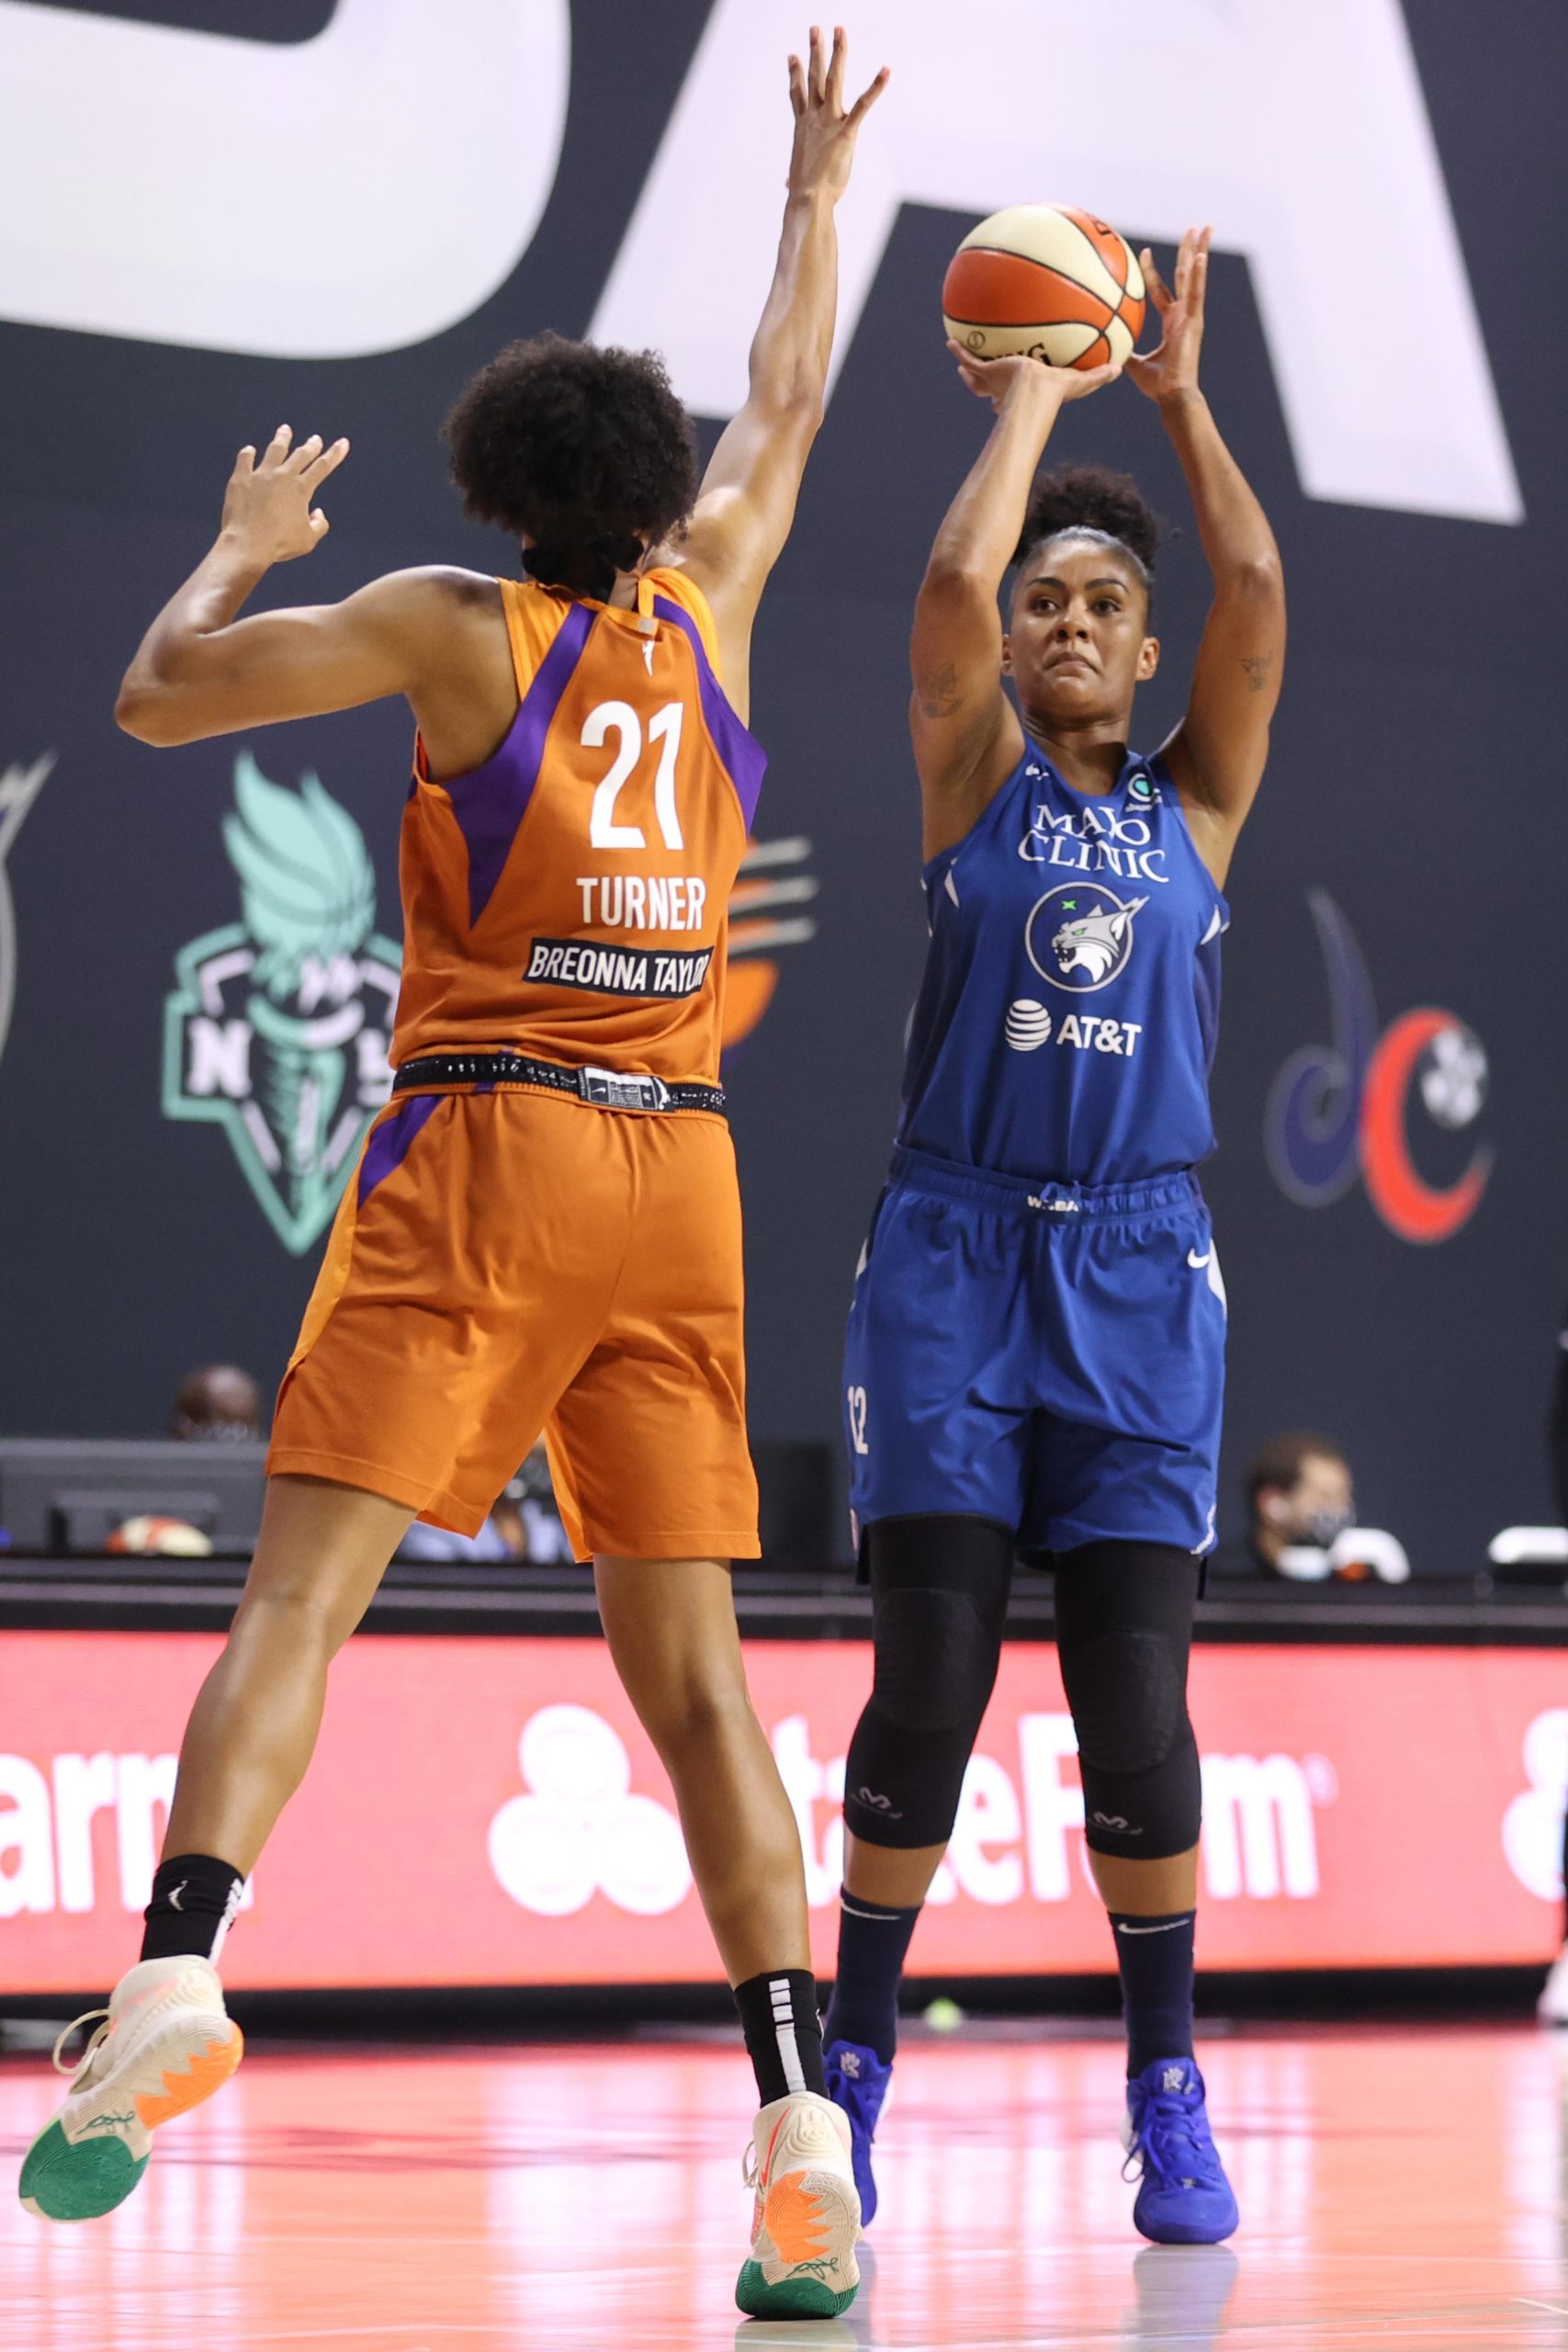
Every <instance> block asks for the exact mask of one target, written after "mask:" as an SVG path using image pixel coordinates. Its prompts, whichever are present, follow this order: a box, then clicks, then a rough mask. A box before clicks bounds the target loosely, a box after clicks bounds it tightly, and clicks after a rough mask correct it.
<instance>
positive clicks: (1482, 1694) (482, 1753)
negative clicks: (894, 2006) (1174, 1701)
mask: <svg viewBox="0 0 1568 2352" xmlns="http://www.w3.org/2000/svg"><path fill="white" fill-rule="evenodd" d="M217 1647H218V1644H217V1642H216V1640H215V1639H213V1638H211V1637H209V1636H207V1635H204V1634H58V1633H40V1634H28V1633H22V1634H8V1635H7V1636H6V1640H5V1643H4V1645H3V1647H0V1954H3V1959H0V1968H3V1970H4V1978H5V1984H6V1988H7V1989H10V1990H13V1991H16V1992H33V1991H51V1990H60V1991H80V1990H84V1989H90V1988H92V1987H94V1986H97V1985H104V1984H107V1983H109V1982H111V1981H112V1980H113V1979H114V1978H115V1977H116V1976H117V1975H118V1973H120V1971H121V1970H122V1969H123V1968H124V1967H125V1966H126V1965H127V1964H128V1961H129V1958H130V1957H133V1956H134V1950H135V1938H136V1927H137V1920H136V1914H137V1913H138V1912H139V1911H140V1909H141V1905H143V1903H144V1902H145V1901H146V1897H147V1888H148V1883H149V1880H150V1877H151V1872H152V1859H153V1854H154V1851H155V1848H156V1842H157V1839H158V1838H159V1837H160V1836H161V1834H162V1828H163V1823H164V1817H165V1808H166V1806H167V1803H168V1796H169V1792H170V1790H171V1788H172V1786H173V1781H174V1769H175V1757H174V1750H175V1745H176V1743H177V1740H178V1736H179V1733H180V1729H181V1727H182V1725H183V1724H184V1721H185V1716H186V1709H187V1707H188V1706H189V1703H190V1701H191V1699H192V1697H193V1695H194V1693H195V1691H196V1688H197V1683H198V1682H199V1681H200V1679H201V1677H202V1675H203V1673H204V1672H205V1670H206V1668H207V1666H208V1664H209V1661H210V1660H211V1658H212V1657H213V1656H214V1655H215V1654H216V1650H217ZM748 1656H749V1667H750V1677H751V1686H752V1691H753V1694H754V1696H755V1699H756V1702H757V1705H758V1710H759V1713H761V1719H762V1722H763V1723H764V1724H765V1725H766V1726H767V1728H768V1731H769V1733H770V1736H771V1737H772V1739H773V1747H774V1750H775V1752H776V1754H777V1756H778V1758H779V1762H780V1765H781V1767H782V1769H783V1771H784V1778H785V1781H786V1783H787V1785H788V1787H789V1791H790V1794H791V1797H792V1800H793V1801H794V1804H795V1809H796V1813H797V1815H798V1817H799V1821H800V1826H801V1835H802V1842H803V1846H804V1849H805V1853H806V1861H807V1880H808V1891H809V1894H810V1898H811V1903H812V1909H813V1921H814V1931H815V1941H816V1948H817V1959H818V1965H819V1966H820V1967H822V1968H823V1969H824V1971H826V1970H827V1968H828V1966H829V1962H830V1960H831V1956H832V1942H833V1928H834V1897H835V1895H836V1894H837V1890H838V1884H839V1856H840V1826H839V1815H838V1803H837V1800H838V1797H839V1794H840V1790H841V1787H842V1781H843V1755H844V1748H845V1745H846V1742H847V1739H848V1736H849V1733H850V1730H851V1728H852V1724H853V1723H854V1720H855V1716H856V1713H857V1712H858V1710H859V1707H860V1704H861V1702H862V1700H863V1696H864V1692H865V1689H866V1681H867V1676H868V1673H869V1668H870V1654H869V1651H868V1650H867V1648H866V1647H865V1646H864V1645H860V1644H854V1643H833V1642H768V1643H759V1644H756V1645H753V1646H752V1647H751V1648H750V1651H749V1654H748ZM1565 1686H1568V1655H1565V1654H1563V1653H1561V1652H1557V1651H1518V1650H1513V1651H1503V1650H1494V1651H1486V1650H1475V1649H1463V1650H1461V1649H1416V1648H1412V1649H1396V1648H1377V1649H1357V1648H1339V1647H1334V1648H1330V1647H1323V1648H1312V1647H1298V1646H1292V1647H1288V1648H1286V1647H1261V1646H1245V1647H1239V1646H1238V1647H1235V1648H1232V1647H1212V1648H1211V1647H1205V1648H1201V1649H1199V1650H1197V1651H1195V1652H1194V1655H1193V1661H1192V1709H1193V1717H1194V1720H1195V1722H1196V1724H1197V1726H1198V1734H1199V1744H1200V1747H1201V1750H1202V1753H1203V1778H1204V1800H1205V1804H1204V1810H1205V1831H1204V1855H1203V1874H1202V1883H1203V1890H1204V1902H1203V1910H1202V1918H1201V1948H1200V1949H1201V1961H1202V1962H1203V1963H1204V1964H1205V1965H1206V1966H1208V1967H1210V1968H1269V1967H1292V1968H1298V1967H1308V1968H1310V1967H1377V1966H1385V1965H1427V1964H1457V1963H1461V1962H1540V1961H1544V1960H1545V1959H1546V1958H1547V1956H1548V1955H1549V1953H1550V1952H1551V1951H1552V1950H1553V1949H1554V1948H1555V1944H1556V1940H1557V1935H1558V1914H1557V1907H1556V1906H1557V1905H1558V1903H1559V1901H1560V1899H1561V1890H1562V1881H1561V1871H1560V1857H1561V1844H1562V1806H1563V1788H1564V1782H1565V1781H1568V1687H1565ZM1082 1813H1083V1808H1082V1798H1081V1794H1080V1791H1079V1787H1078V1780H1077V1758H1076V1754H1075V1751H1074V1747H1073V1737H1072V1726H1071V1724H1070V1722H1069V1720H1068V1717H1067V1712H1066V1704H1065V1702H1064V1700H1063V1696H1062V1686H1061V1681H1060V1679H1059V1677H1058V1674H1057V1670H1056V1660H1055V1651H1054V1650H1053V1649H1051V1648H1050V1647H1049V1646H1047V1645H1034V1644H1027V1645H1017V1646H1014V1647H1012V1648H1010V1650H1009V1651H1008V1652H1007V1654H1006V1656H1005V1657H1004V1659H1003V1663H1002V1670H1001V1675H1000V1678H999V1679H998V1686H997V1691H996V1695H995V1697H994V1699H993V1701H992V1703H991V1707H990V1711H989V1713H987V1717H986V1722H985V1725H984V1728H983V1730H982V1732H981V1736H980V1740H979V1744H978V1747H977V1750H976V1758H975V1760H974V1763H973V1765H972V1766H971V1770H970V1773H969V1777H968V1780H967V1782H966V1784H965V1789H964V1804H963V1808H962V1811H961V1813H960V1816H959V1821H958V1826H957V1829H956V1831H955V1833H954V1837H953V1847H952V1850H951V1855H950V1860H949V1861H948V1863H947V1864H946V1865H945V1866H944V1869H943V1871H942V1876H941V1877H940V1878H939V1880H938V1882H937V1885H936V1887H935V1889H934V1890H933V1899H932V1901H931V1905H930V1907H929V1909H928V1912H927V1915H926V1917H925V1918H924V1920H923V1921H922V1923H921V1927H920V1931H919V1941H918V1943H917V1945H916V1949H915V1955H914V1957H915V1964H916V1966H917V1967H918V1968H919V1971H920V1973H922V1974H931V1973H935V1974H942V1973H952V1974H954V1975H971V1974H987V1973H996V1974H1029V1973H1053V1972H1078V1971H1084V1970H1098V1969H1108V1968H1109V1966H1110V1964H1111V1951H1110V1943H1109V1939H1108V1937H1107V1935H1106V1931H1105V1925H1104V1918H1103V1915H1102V1913H1101V1911H1100V1906H1099V1904H1098V1902H1097V1901H1096V1899H1095V1898H1094V1896H1093V1894H1092V1892H1091V1890H1090V1887H1089V1880H1088V1875H1087V1871H1086V1870H1085V1866H1084V1855H1083V1837H1082ZM328 1889H330V1890H331V1891H332V1892H331V1900H330V1901H328V1900H326V1899H324V1896H323V1890H328ZM224 1973H225V1976H226V1977H227V1978H228V1980H229V1981H230V1983H231V1984H232V1985H235V1986H262V1985H279V1986H282V1985H288V1986H302V1985H309V1986H318V1985H506V1984H517V1985H573V1984H604V1983H626V1984H637V1983H642V1984H647V1983H653V1982H663V1981H688V1980H691V1981H694V1980H700V1979H705V1978H711V1977H713V1976H715V1975H716V1973H717V1969H716V1962H715V1958H714V1954H713V1950H712V1946H711V1944H710V1943H709V1940H708V1936H707V1930H706V1928H705V1923H704V1920H703V1916H702V1911H701V1907H700V1905H698V1902H697V1898H696V1895H695V1893H694V1890H693V1888H692V1884H691V1877H690V1872H689V1871H688V1869H687V1865H686V1857H685V1852H684V1849H683V1848H682V1842H681V1837H680V1832H679V1829H678V1827H677V1825H676V1822H675V1818H674V1814H673V1809H672V1807H671V1800H670V1792H669V1789H668V1786H667V1784H666V1782H665V1781H664V1776H663V1773H662V1771H661V1770H660V1766H659V1764H658V1761H657V1759H656V1758H655V1757H654V1755H653V1752H652V1749H651V1748H650V1747H649V1743H648V1741H647V1740H646V1738H645V1737H644V1736H643V1734H642V1732H641V1730H640V1729H639V1727H638V1725H637V1722H636V1720H635V1718H634V1716H633V1714H632V1712H631V1709H630V1708H629V1706H628V1705H627V1703H626V1700H625V1699H624V1697H623V1696H622V1693H621V1690H620V1686H619V1684H618V1683H617V1682H616V1680H615V1676H614V1674H613V1672H612V1670H611V1668H610V1664H609V1660H608V1658H607V1657H606V1656H605V1653H604V1649H603V1647H602V1646H601V1645H599V1644H598V1643H597V1642H592V1641H579V1640H561V1641H555V1640H533V1641H530V1640H509V1639H468V1638H460V1637H454V1638H429V1639H421V1638H412V1637H410V1638H403V1637H401V1636H376V1635H367V1636H362V1637H361V1638H360V1639H359V1640H357V1641H355V1642H354V1643H353V1644H351V1645H350V1646H349V1648H348V1649H347V1650H346V1651H345V1652H344V1656H343V1657H341V1658H340V1660H339V1661H338V1663H337V1665H336V1667H335V1668H334V1669H333V1687H332V1693H331V1698H330V1702H329V1705H328V1712H327V1722H326V1728H325V1730H324V1731H323V1733H322V1736H321V1746H320V1748H319V1750H318V1752H317V1756H316V1760H315V1765H314V1767H313V1770H312V1771H311V1773H310V1778H309V1780H308V1781H307V1782H306V1784H305V1787H304V1789H303V1790H302V1792H300V1794H299V1796H298V1797H296V1799H295V1800H294V1803H293V1804H292V1805H291V1806H290V1807H289V1809H288V1813H287V1814H286V1815H285V1816H284V1819H283V1822H282V1825H281V1826H280V1827H279V1829H278V1832H277V1834H276V1838H275V1839H274V1841H273V1843H272V1845H271V1846H270V1847H269V1848H268V1849H267V1852H266V1854H265V1857H264V1859H263V1861H262V1864H261V1867H260V1869H259V1870H258V1871H257V1873H256V1878H255V1882H254V1889H253V1892H252V1900H251V1903H250V1906H249V1908H248V1909H247V1911H246V1912H245V1913H243V1915H242V1917H241V1918H240V1920H239V1922H238V1924H237V1926H236V1928H235V1929H234V1932H233V1935H232V1938H231V1941H230V1944H229V1946H228V1950H227V1951H226V1953H225V1956H224Z"/></svg>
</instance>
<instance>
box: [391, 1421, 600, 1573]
mask: <svg viewBox="0 0 1568 2352" xmlns="http://www.w3.org/2000/svg"><path fill="white" fill-rule="evenodd" d="M398 1557H399V1559H400V1560H477V1561H500V1560H526V1561H527V1563H528V1564H529V1566H531V1567H550V1566H555V1565H556V1564H557V1563H558V1562H560V1561H563V1560H570V1558H571V1546H570V1544H569V1543H568V1541H567V1534H566V1530H565V1528H564V1527H563V1526H562V1525H561V1519H560V1513H559V1511H558V1510H557V1509H556V1498H555V1491H554V1489H553V1487H551V1485H550V1470H549V1464H548V1462H547V1460H546V1457H545V1442H544V1440H543V1438H541V1439H540V1440H539V1441H538V1442H537V1443H536V1445H535V1446H534V1448H533V1450H532V1452H531V1453H529V1455H528V1458H527V1460H526V1461H525V1463H524V1464H523V1467H522V1468H521V1470H519V1472H518V1473H517V1476H516V1477H515V1478H513V1479H512V1480H511V1481H510V1482H509V1484H508V1486H507V1488H506V1491H505V1493H504V1494H502V1495H501V1496H499V1497H498V1498H497V1500H496V1502H495V1504H494V1507H493V1508H492V1510H491V1514H490V1517H489V1518H488V1519H487V1520H486V1521H485V1523H484V1525H483V1526H482V1527H481V1528H480V1530H479V1533H478V1534H477V1535H454V1534H453V1533H452V1532H450V1531H449V1530H448V1529H446V1528H444V1527H425V1526H423V1525H422V1524H421V1523H420V1521H418V1520H416V1521H414V1523H413V1525H412V1527H411V1528H410V1529H409V1532H408V1533H407V1534H406V1535H405V1536H404V1538H403V1540H402V1542H401V1543H400V1544H399V1546H398Z"/></svg>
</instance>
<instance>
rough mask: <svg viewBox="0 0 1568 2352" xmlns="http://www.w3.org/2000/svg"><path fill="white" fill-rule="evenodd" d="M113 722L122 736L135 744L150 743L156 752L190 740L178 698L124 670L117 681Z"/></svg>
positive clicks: (161, 687)
mask: <svg viewBox="0 0 1568 2352" xmlns="http://www.w3.org/2000/svg"><path fill="white" fill-rule="evenodd" d="M114 721H115V725H116V726H117V727H118V729H120V731H121V733H122V734H126V735H134V737H135V738H136V741H138V742H139V743H152V744H155V745H157V746H158V747H159V748H160V749H164V748H166V747H167V746H168V745H170V744H174V743H188V742H189V741H191V735H192V729H191V728H190V725H189V717H188V713H182V712H181V710H180V707H179V697H178V695H172V694H170V693H169V691H168V689H167V688H166V687H164V686H160V685H158V684H155V683H154V682H153V681H152V679H149V678H143V677H138V676H137V674H136V673H135V672H134V671H130V670H128V671H127V673H126V674H125V676H124V678H123V679H122V680H121V682H120V689H119V692H118V695H116V696H115V705H114Z"/></svg>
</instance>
